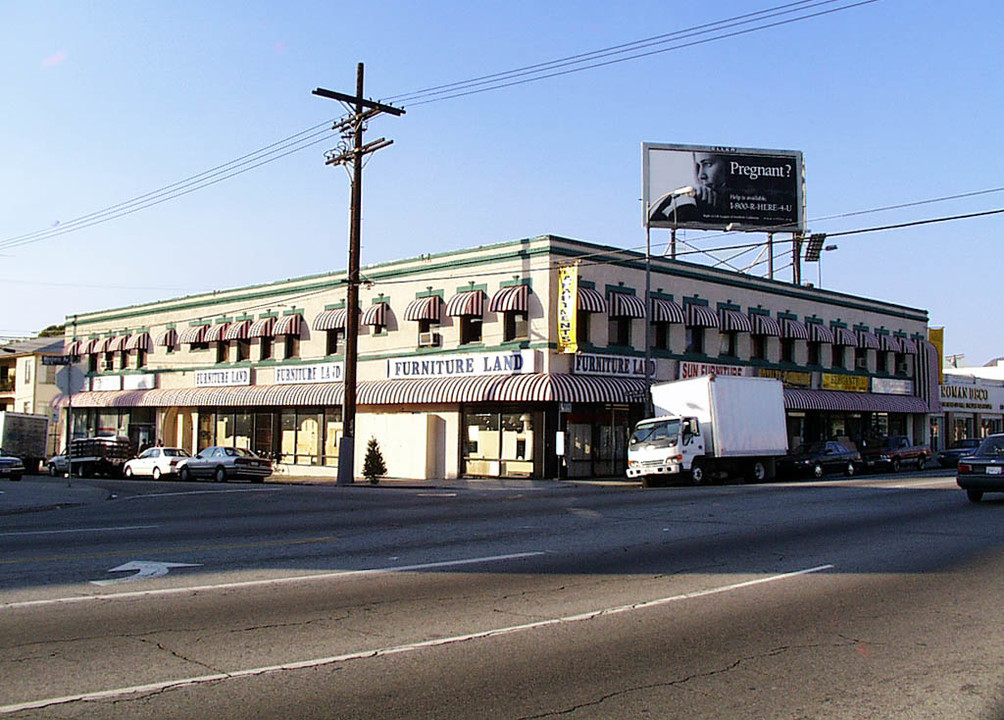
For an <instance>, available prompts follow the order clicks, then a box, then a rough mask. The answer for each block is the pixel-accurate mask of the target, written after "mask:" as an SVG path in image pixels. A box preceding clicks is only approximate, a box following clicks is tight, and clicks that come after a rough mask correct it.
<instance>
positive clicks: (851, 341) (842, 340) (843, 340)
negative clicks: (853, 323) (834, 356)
mask: <svg viewBox="0 0 1004 720" xmlns="http://www.w3.org/2000/svg"><path fill="white" fill-rule="evenodd" d="M833 342H834V343H835V344H836V345H847V346H848V347H854V346H855V345H857V344H858V339H857V338H856V337H855V336H854V333H853V332H851V331H850V330H848V329H847V328H842V327H835V328H833Z"/></svg>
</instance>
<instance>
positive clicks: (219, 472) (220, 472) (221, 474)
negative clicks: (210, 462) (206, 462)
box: [215, 467, 227, 483]
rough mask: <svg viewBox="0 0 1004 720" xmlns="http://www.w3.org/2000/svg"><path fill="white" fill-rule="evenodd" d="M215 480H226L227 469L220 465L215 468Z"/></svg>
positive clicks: (221, 481)
mask: <svg viewBox="0 0 1004 720" xmlns="http://www.w3.org/2000/svg"><path fill="white" fill-rule="evenodd" d="M215 477H216V482H218V483H223V482H226V481H227V471H226V470H224V469H223V468H221V467H218V468H216V475H215Z"/></svg>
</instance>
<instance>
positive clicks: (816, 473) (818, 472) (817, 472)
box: [812, 463, 826, 479]
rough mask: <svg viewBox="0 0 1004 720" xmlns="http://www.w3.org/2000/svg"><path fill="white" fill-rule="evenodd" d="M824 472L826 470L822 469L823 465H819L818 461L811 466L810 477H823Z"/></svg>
mask: <svg viewBox="0 0 1004 720" xmlns="http://www.w3.org/2000/svg"><path fill="white" fill-rule="evenodd" d="M825 474H826V470H824V469H823V466H822V465H820V464H819V463H816V464H815V465H813V466H812V477H814V478H817V479H818V478H821V477H823V475H825Z"/></svg>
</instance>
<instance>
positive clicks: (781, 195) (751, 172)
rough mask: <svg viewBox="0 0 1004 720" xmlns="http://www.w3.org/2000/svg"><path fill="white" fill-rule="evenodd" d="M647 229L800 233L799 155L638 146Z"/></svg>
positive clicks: (745, 150) (790, 151)
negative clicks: (640, 158) (675, 228)
mask: <svg viewBox="0 0 1004 720" xmlns="http://www.w3.org/2000/svg"><path fill="white" fill-rule="evenodd" d="M642 178H643V179H642V182H643V188H642V198H643V200H644V208H645V213H644V218H643V224H644V225H645V226H647V227H667V228H673V227H678V228H694V229H698V230H726V229H730V226H731V229H732V230H742V231H747V232H753V231H758V232H766V231H774V230H777V231H787V232H794V231H803V230H804V229H805V227H804V217H803V216H804V207H803V203H804V198H803V190H804V183H803V178H802V153H801V152H799V151H797V150H753V149H746V148H730V147H714V146H705V145H659V144H654V143H643V144H642Z"/></svg>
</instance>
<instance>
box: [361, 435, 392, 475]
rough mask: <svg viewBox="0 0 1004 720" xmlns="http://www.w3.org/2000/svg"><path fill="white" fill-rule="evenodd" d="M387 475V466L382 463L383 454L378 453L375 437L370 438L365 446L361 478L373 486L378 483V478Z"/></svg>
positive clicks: (378, 447) (378, 446)
mask: <svg viewBox="0 0 1004 720" xmlns="http://www.w3.org/2000/svg"><path fill="white" fill-rule="evenodd" d="M386 474H387V465H386V463H384V461H383V453H381V452H380V443H378V442H377V439H376V438H375V437H371V438H370V440H369V442H368V443H367V444H366V459H365V460H364V461H363V477H364V478H366V479H367V480H369V481H370V482H371V483H372V484H373V485H376V484H377V483H378V482H380V476H381V475H386Z"/></svg>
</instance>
